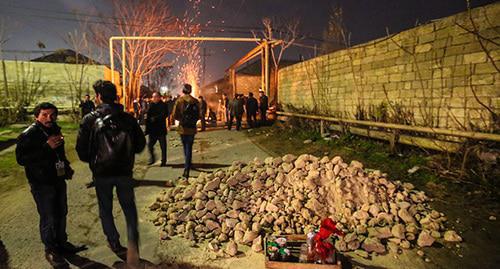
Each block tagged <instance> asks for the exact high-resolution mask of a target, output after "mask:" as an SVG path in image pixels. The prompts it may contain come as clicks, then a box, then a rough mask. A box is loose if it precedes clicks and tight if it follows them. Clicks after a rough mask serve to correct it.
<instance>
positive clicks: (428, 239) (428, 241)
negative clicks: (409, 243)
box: [417, 230, 436, 247]
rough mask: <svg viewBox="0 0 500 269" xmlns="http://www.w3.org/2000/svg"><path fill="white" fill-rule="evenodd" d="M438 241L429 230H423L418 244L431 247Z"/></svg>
mask: <svg viewBox="0 0 500 269" xmlns="http://www.w3.org/2000/svg"><path fill="white" fill-rule="evenodd" d="M434 241H436V239H434V237H432V236H431V234H430V232H429V231H427V230H423V231H422V232H421V233H420V234H419V235H418V239H417V245H418V246H419V247H430V246H432V244H433V243H434Z"/></svg>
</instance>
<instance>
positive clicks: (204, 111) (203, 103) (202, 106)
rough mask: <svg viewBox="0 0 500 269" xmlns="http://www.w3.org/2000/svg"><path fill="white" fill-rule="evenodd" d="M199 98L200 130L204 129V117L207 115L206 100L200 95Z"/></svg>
mask: <svg viewBox="0 0 500 269" xmlns="http://www.w3.org/2000/svg"><path fill="white" fill-rule="evenodd" d="M198 99H199V102H200V112H201V118H200V121H201V131H202V132H203V131H205V130H206V128H207V127H206V125H207V123H206V120H205V117H206V115H207V102H206V101H205V99H204V98H203V96H200V97H198Z"/></svg>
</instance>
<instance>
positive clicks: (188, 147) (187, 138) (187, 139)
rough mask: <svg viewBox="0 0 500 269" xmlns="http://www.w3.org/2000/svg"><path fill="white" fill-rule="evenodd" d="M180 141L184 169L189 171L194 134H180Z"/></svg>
mask: <svg viewBox="0 0 500 269" xmlns="http://www.w3.org/2000/svg"><path fill="white" fill-rule="evenodd" d="M181 141H182V147H183V149H184V170H187V171H189V170H190V169H191V165H192V160H193V143H194V135H181Z"/></svg>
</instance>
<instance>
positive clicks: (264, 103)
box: [259, 89, 269, 125]
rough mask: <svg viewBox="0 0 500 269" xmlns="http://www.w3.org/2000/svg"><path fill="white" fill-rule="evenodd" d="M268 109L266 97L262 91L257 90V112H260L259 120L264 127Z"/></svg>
mask: <svg viewBox="0 0 500 269" xmlns="http://www.w3.org/2000/svg"><path fill="white" fill-rule="evenodd" d="M268 108H269V102H268V100H267V96H266V95H265V94H264V91H263V90H262V89H259V110H260V120H261V122H262V125H265V124H266V122H267V117H266V113H267V109H268Z"/></svg>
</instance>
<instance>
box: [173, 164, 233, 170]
mask: <svg viewBox="0 0 500 269" xmlns="http://www.w3.org/2000/svg"><path fill="white" fill-rule="evenodd" d="M167 166H170V167H172V168H184V164H183V163H179V164H167ZM229 166H231V165H230V164H220V163H193V164H192V168H191V169H193V170H195V171H196V170H198V171H199V170H200V169H215V168H224V167H229Z"/></svg>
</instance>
